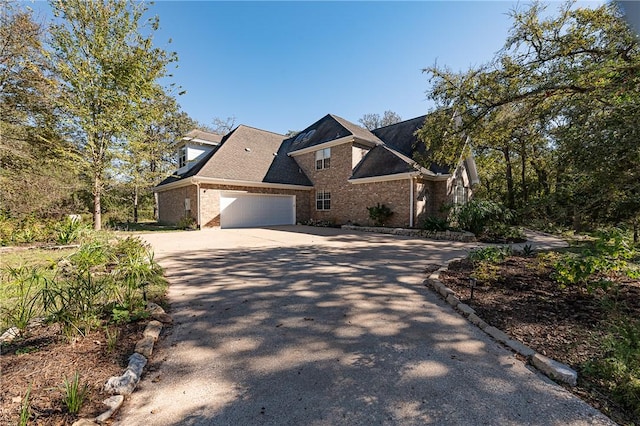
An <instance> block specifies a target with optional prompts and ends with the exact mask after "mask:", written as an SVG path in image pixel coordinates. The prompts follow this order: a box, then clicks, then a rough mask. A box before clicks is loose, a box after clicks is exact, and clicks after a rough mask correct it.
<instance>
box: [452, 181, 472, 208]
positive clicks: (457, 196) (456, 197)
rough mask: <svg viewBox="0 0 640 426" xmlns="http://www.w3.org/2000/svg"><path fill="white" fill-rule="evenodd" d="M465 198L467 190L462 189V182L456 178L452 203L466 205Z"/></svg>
mask: <svg viewBox="0 0 640 426" xmlns="http://www.w3.org/2000/svg"><path fill="white" fill-rule="evenodd" d="M467 196H468V194H467V188H465V187H464V181H463V180H462V179H461V178H458V179H457V180H456V186H455V187H454V190H453V203H454V204H456V205H463V204H466V203H467Z"/></svg>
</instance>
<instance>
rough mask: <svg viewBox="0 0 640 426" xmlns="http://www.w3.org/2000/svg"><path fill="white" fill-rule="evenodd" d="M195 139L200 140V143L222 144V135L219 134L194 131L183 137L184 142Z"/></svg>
mask: <svg viewBox="0 0 640 426" xmlns="http://www.w3.org/2000/svg"><path fill="white" fill-rule="evenodd" d="M193 139H198V140H199V141H205V142H211V143H215V144H218V143H220V142H222V135H219V134H217V133H212V132H205V131H204V130H199V129H193V130H191V131H190V132H189V133H187V134H186V135H184V136H183V137H182V140H193Z"/></svg>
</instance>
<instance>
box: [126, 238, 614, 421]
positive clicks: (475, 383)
mask: <svg viewBox="0 0 640 426" xmlns="http://www.w3.org/2000/svg"><path fill="white" fill-rule="evenodd" d="M145 237H146V238H147V239H148V241H149V242H150V243H151V244H152V245H153V246H154V247H155V250H156V256H157V258H158V259H159V261H160V263H161V264H162V265H163V266H164V267H165V268H166V273H167V276H168V278H169V281H170V283H171V286H170V289H169V300H170V302H171V305H172V310H171V311H170V313H171V314H172V315H173V317H174V321H175V324H174V326H173V327H172V329H170V330H169V334H168V336H167V337H166V339H164V340H162V341H161V342H160V343H159V344H158V349H157V350H156V353H155V354H154V356H153V359H152V362H151V364H150V366H149V371H148V372H147V373H146V375H145V377H144V378H143V380H142V381H141V383H140V384H139V385H138V388H137V389H136V391H135V392H134V394H133V395H132V396H131V398H130V399H129V400H128V401H127V402H125V405H124V407H123V409H122V412H121V413H119V415H118V418H119V419H120V422H119V424H121V425H142V424H153V425H209V424H216V425H253V424H257V425H376V424H381V425H392V424H402V425H413V424H415V425H418V424H469V425H480V424H499V425H508V424H527V425H561V424H562V425H565V424H573V425H583V424H607V423H608V419H607V418H605V417H604V416H602V415H601V414H600V413H599V412H598V411H596V410H594V409H593V408H591V407H590V406H588V405H587V404H585V403H583V402H582V401H580V400H579V399H577V398H575V397H574V396H572V395H571V394H570V393H568V392H567V391H565V390H564V389H562V388H561V387H559V386H557V385H555V384H553V383H552V382H550V381H549V380H548V379H546V378H544V377H542V376H540V375H539V374H538V373H536V372H534V371H531V370H530V369H528V368H527V367H526V366H525V365H524V364H523V363H522V362H521V361H519V360H517V359H516V358H515V357H514V356H513V355H512V353H511V352H509V351H507V350H506V349H504V348H502V347H501V346H499V345H498V344H497V343H495V342H494V341H492V340H491V339H490V338H489V337H487V336H486V335H485V334H484V333H482V332H481V331H480V330H479V329H477V328H476V327H474V326H472V325H470V324H469V323H468V322H467V321H466V320H464V319H463V318H462V317H460V316H459V315H458V314H457V313H456V312H454V311H453V310H452V309H451V308H450V307H448V306H447V305H446V304H444V303H443V302H442V301H441V300H440V299H438V298H437V297H436V296H435V294H434V293H433V292H431V291H430V290H429V289H427V288H426V287H425V286H424V285H423V284H422V281H423V279H424V274H423V273H422V271H423V270H424V268H426V267H428V266H429V265H432V264H442V263H444V262H445V261H446V260H448V259H450V258H453V257H457V256H462V255H464V254H466V251H467V250H468V249H469V248H470V247H471V246H470V245H465V244H463V243H454V242H446V241H438V242H436V241H427V240H418V239H409V238H403V237H393V236H388V235H378V234H364V233H357V232H344V231H341V230H334V229H322V228H309V227H285V228H274V229H246V230H219V229H216V230H205V231H198V232H184V233H166V234H162V233H157V234H152V235H147V236H145ZM545 238H546V237H544V236H541V237H540V239H541V241H542V240H544V239H545ZM549 241H550V240H549ZM549 241H547V242H549Z"/></svg>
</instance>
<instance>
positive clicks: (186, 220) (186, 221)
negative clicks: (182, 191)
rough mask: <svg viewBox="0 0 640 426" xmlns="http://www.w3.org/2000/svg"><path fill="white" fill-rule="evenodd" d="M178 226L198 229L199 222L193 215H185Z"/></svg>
mask: <svg viewBox="0 0 640 426" xmlns="http://www.w3.org/2000/svg"><path fill="white" fill-rule="evenodd" d="M176 227H177V228H178V229H196V228H197V224H196V220H195V219H194V218H192V217H191V216H185V217H183V218H182V219H180V220H179V221H178V223H177V224H176Z"/></svg>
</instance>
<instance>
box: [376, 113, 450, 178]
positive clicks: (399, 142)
mask: <svg viewBox="0 0 640 426" xmlns="http://www.w3.org/2000/svg"><path fill="white" fill-rule="evenodd" d="M426 118H427V116H426V115H422V116H420V117H416V118H412V119H410V120H405V121H401V122H399V123H395V124H391V125H389V126H384V127H380V128H378V129H374V130H372V133H373V134H374V135H376V136H377V137H378V138H380V139H381V140H382V141H383V142H384V143H385V144H386V145H388V146H389V147H391V148H393V149H394V150H396V151H398V152H399V153H401V154H403V155H405V156H406V157H408V158H409V159H411V160H412V161H413V158H414V155H415V154H416V153H418V154H420V155H424V154H425V153H426V149H425V146H424V144H423V143H420V141H419V140H418V136H417V135H416V132H417V131H418V130H420V129H421V128H422V126H423V125H424V120H425V119H426ZM429 170H430V171H431V172H433V173H434V174H448V173H449V171H450V170H449V167H445V166H441V165H438V164H436V163H432V164H431V165H430V166H429Z"/></svg>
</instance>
